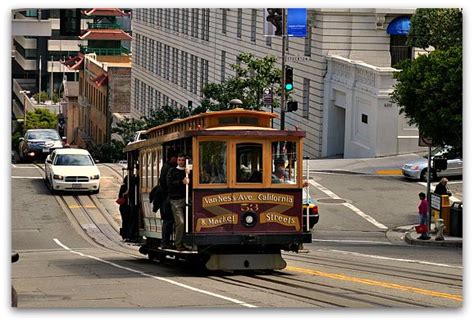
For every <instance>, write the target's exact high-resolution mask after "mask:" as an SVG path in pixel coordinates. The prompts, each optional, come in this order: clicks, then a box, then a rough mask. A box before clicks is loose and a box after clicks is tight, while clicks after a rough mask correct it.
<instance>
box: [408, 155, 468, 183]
mask: <svg viewBox="0 0 474 322" xmlns="http://www.w3.org/2000/svg"><path fill="white" fill-rule="evenodd" d="M431 155H432V158H435V157H442V158H446V159H447V161H448V167H447V169H446V170H440V171H435V170H434V169H432V175H431V178H432V179H433V180H434V179H436V178H437V177H449V176H460V175H462V166H463V161H462V156H461V155H460V153H459V152H457V151H456V150H455V149H453V148H452V147H450V146H446V147H438V148H435V149H433V150H432V151H431ZM402 172H403V175H404V176H405V177H407V178H411V179H418V180H422V181H426V180H427V177H428V175H427V173H428V155H425V156H424V157H423V158H420V159H416V160H413V161H410V162H408V163H407V164H405V165H404V166H403V167H402Z"/></svg>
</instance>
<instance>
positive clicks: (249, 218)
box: [240, 211, 258, 228]
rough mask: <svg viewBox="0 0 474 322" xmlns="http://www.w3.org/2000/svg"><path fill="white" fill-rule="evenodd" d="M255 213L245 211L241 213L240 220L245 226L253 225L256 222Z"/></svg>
mask: <svg viewBox="0 0 474 322" xmlns="http://www.w3.org/2000/svg"><path fill="white" fill-rule="evenodd" d="M257 218H258V216H257V214H256V213H255V212H253V211H246V212H244V213H243V214H242V216H241V218H240V222H241V223H242V225H244V226H245V227H247V228H250V227H253V226H255V225H256V224H257Z"/></svg>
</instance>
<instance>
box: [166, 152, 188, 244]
mask: <svg viewBox="0 0 474 322" xmlns="http://www.w3.org/2000/svg"><path fill="white" fill-rule="evenodd" d="M177 161H178V166H177V167H175V168H171V169H170V170H169V171H168V174H167V177H166V179H167V180H166V182H167V185H168V192H169V199H170V204H171V210H172V212H173V217H174V223H175V246H176V250H179V251H184V250H187V248H186V247H185V246H184V244H183V235H184V216H185V211H184V207H185V206H186V185H187V184H189V183H190V180H189V179H187V178H186V171H187V169H186V168H185V166H186V157H185V156H184V154H182V153H180V154H179V155H178V159H177Z"/></svg>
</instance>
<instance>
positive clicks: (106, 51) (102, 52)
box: [79, 46, 130, 56]
mask: <svg viewBox="0 0 474 322" xmlns="http://www.w3.org/2000/svg"><path fill="white" fill-rule="evenodd" d="M79 50H80V51H81V53H83V54H91V53H95V54H97V55H98V56H118V55H123V54H125V55H128V54H129V53H130V51H129V50H128V49H127V48H125V47H120V48H103V47H102V48H100V47H86V46H79Z"/></svg>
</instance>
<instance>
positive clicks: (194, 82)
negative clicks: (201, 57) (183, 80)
mask: <svg viewBox="0 0 474 322" xmlns="http://www.w3.org/2000/svg"><path fill="white" fill-rule="evenodd" d="M198 64H199V61H198V57H197V56H194V55H193V56H192V66H191V68H192V70H193V78H192V87H191V91H192V92H193V93H194V94H197V90H198V88H197V87H198V82H197V81H198Z"/></svg>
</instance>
